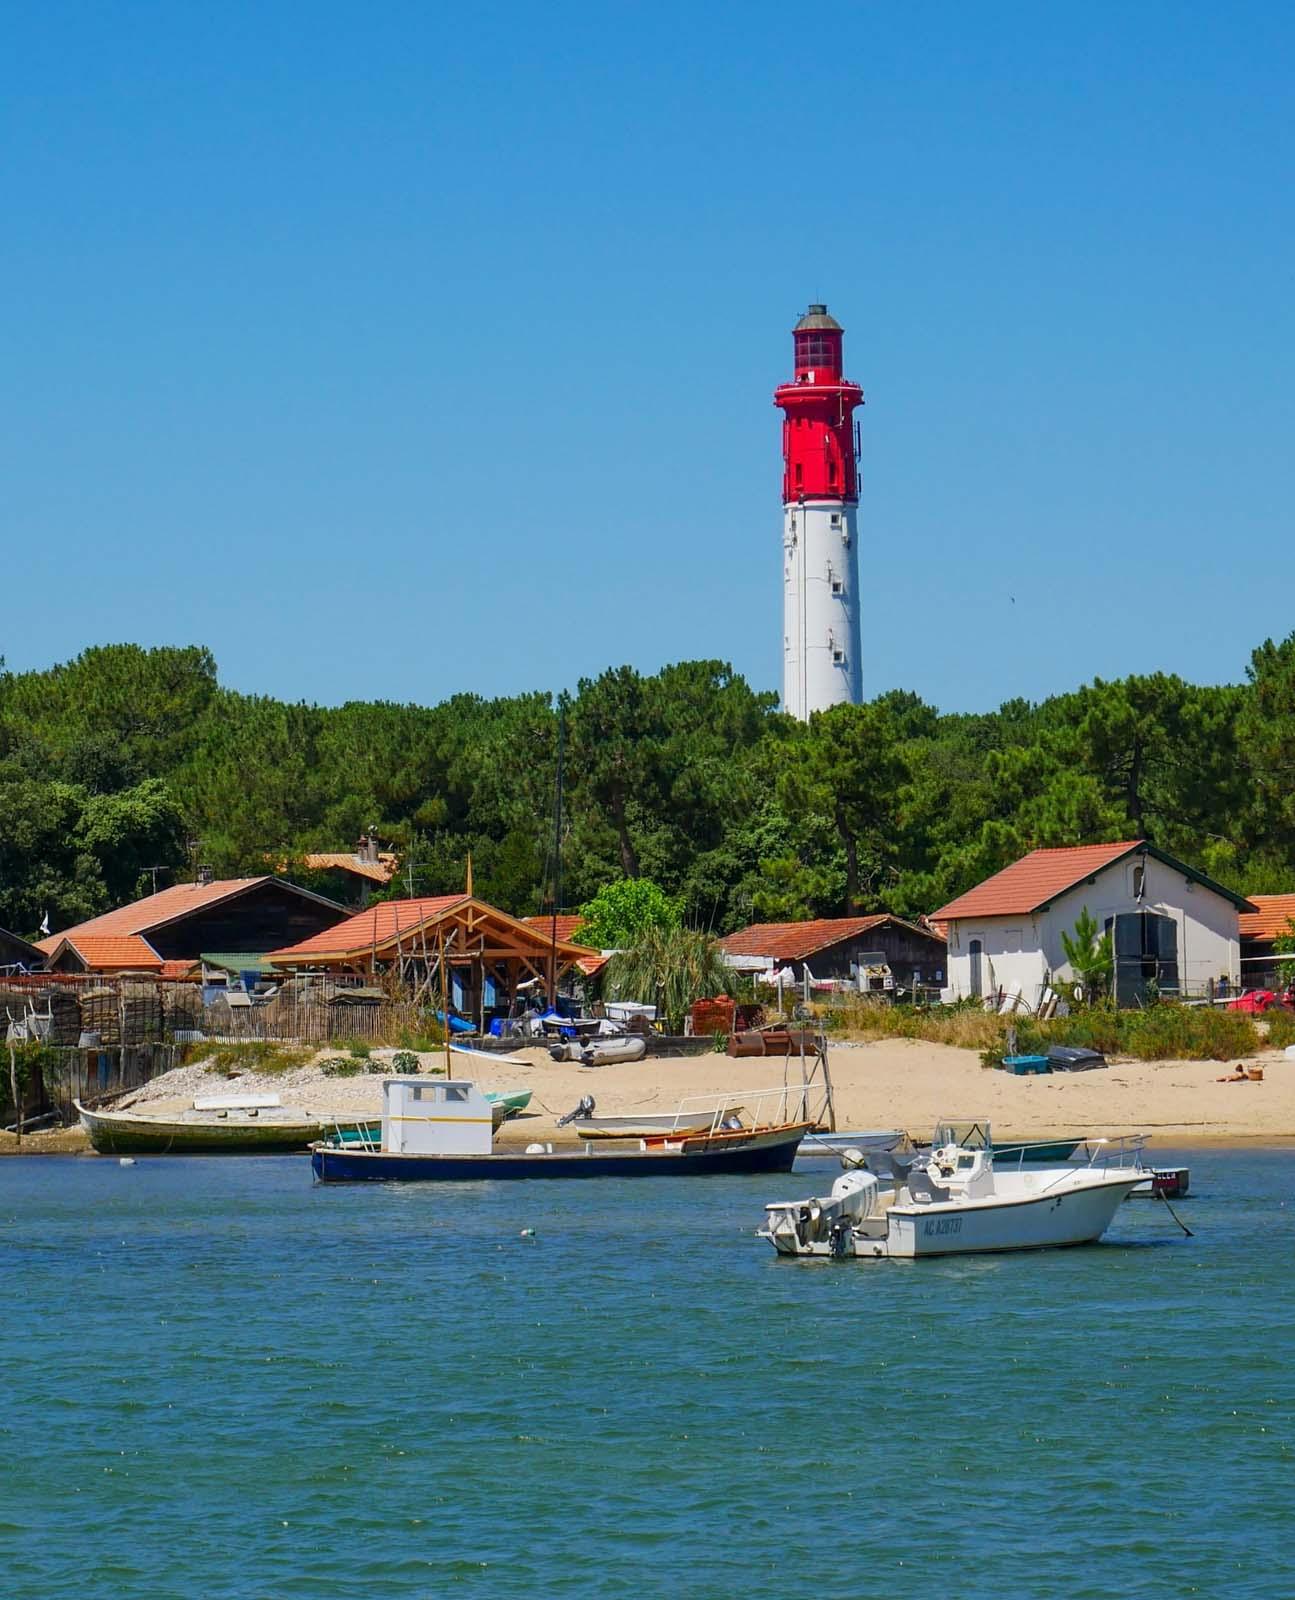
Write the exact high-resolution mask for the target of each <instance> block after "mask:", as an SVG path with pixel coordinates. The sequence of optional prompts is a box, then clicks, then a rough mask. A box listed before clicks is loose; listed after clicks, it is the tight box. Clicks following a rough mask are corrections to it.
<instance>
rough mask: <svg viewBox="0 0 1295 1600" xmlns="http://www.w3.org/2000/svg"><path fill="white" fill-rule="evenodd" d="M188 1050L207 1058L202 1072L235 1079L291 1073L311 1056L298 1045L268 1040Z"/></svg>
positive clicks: (197, 1046)
mask: <svg viewBox="0 0 1295 1600" xmlns="http://www.w3.org/2000/svg"><path fill="white" fill-rule="evenodd" d="M189 1049H191V1050H192V1051H193V1052H194V1053H195V1054H202V1055H205V1056H206V1058H207V1060H206V1065H205V1066H204V1068H203V1070H204V1071H205V1072H215V1073H219V1074H220V1076H221V1077H222V1078H236V1077H238V1075H239V1074H240V1073H243V1072H257V1073H260V1074H261V1075H262V1076H268V1075H271V1074H273V1073H276V1072H291V1071H292V1069H293V1068H294V1067H302V1066H305V1064H306V1062H308V1061H309V1060H310V1057H311V1054H312V1052H311V1051H310V1050H306V1049H303V1048H302V1047H301V1046H300V1045H292V1044H279V1043H277V1042H276V1041H274V1040H267V1039H253V1040H249V1041H248V1042H247V1043H246V1044H222V1045H218V1046H217V1047H216V1048H215V1049H214V1050H213V1049H212V1048H211V1047H210V1046H209V1045H205V1044H200V1045H193V1046H190V1047H189ZM187 1054H188V1051H187V1050H186V1056H187Z"/></svg>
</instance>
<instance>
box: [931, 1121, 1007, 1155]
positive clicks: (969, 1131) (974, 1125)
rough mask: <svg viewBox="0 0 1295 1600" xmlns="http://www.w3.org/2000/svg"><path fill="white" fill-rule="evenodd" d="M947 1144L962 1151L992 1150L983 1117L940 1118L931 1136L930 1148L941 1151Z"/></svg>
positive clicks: (991, 1141) (990, 1135) (991, 1138)
mask: <svg viewBox="0 0 1295 1600" xmlns="http://www.w3.org/2000/svg"><path fill="white" fill-rule="evenodd" d="M949 1144H957V1145H961V1146H962V1148H963V1149H964V1150H992V1149H993V1147H994V1139H993V1135H992V1133H991V1132H990V1128H989V1123H988V1122H987V1121H986V1120H985V1119H984V1118H983V1117H980V1118H972V1117H965V1118H963V1117H941V1118H940V1120H939V1122H937V1123H936V1125H935V1132H934V1133H933V1134H932V1135H931V1148H932V1149H934V1150H942V1149H943V1148H944V1147H945V1145H949Z"/></svg>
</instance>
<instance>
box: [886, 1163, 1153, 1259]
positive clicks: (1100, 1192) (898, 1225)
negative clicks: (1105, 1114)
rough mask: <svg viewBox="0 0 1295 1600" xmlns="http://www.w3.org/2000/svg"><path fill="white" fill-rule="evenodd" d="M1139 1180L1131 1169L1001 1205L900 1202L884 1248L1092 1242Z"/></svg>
mask: <svg viewBox="0 0 1295 1600" xmlns="http://www.w3.org/2000/svg"><path fill="white" fill-rule="evenodd" d="M1136 1182H1137V1175H1135V1174H1133V1173H1130V1174H1129V1175H1128V1176H1127V1177H1121V1178H1118V1179H1114V1180H1112V1181H1110V1182H1104V1183H1100V1184H1087V1185H1085V1186H1084V1187H1083V1188H1076V1189H1068V1190H1066V1191H1065V1192H1064V1193H1061V1194H1052V1195H1040V1196H1038V1197H1037V1198H1035V1199H1032V1200H1013V1201H1006V1202H1004V1203H1003V1204H1002V1205H985V1206H965V1207H954V1206H946V1207H931V1206H911V1207H905V1208H902V1209H901V1208H898V1207H896V1208H894V1209H892V1210H891V1211H890V1213H889V1222H890V1227H889V1230H888V1233H887V1237H886V1240H885V1250H884V1254H886V1255H890V1256H898V1257H900V1258H903V1259H916V1258H918V1257H923V1256H948V1255H971V1254H982V1253H986V1252H991V1251H1002V1250H1052V1249H1056V1248H1057V1247H1058V1246H1061V1245H1070V1244H1092V1243H1094V1242H1095V1241H1096V1240H1098V1239H1100V1238H1101V1236H1102V1235H1103V1234H1104V1233H1105V1232H1106V1230H1107V1228H1109V1227H1110V1225H1111V1219H1112V1218H1113V1217H1114V1215H1115V1213H1116V1211H1117V1210H1118V1209H1119V1206H1120V1202H1121V1201H1122V1200H1124V1199H1125V1198H1126V1196H1127V1195H1128V1194H1129V1192H1130V1190H1131V1189H1132V1188H1133V1187H1134V1185H1135V1183H1136ZM868 1244H869V1241H867V1240H864V1239H859V1240H857V1241H856V1248H855V1254H856V1255H857V1256H868V1255H873V1254H876V1253H877V1252H876V1251H874V1250H871V1249H869V1248H868Z"/></svg>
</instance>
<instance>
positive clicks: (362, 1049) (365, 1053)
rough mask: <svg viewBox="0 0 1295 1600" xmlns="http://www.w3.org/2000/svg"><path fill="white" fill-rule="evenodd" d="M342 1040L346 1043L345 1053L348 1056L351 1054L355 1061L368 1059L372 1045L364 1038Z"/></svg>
mask: <svg viewBox="0 0 1295 1600" xmlns="http://www.w3.org/2000/svg"><path fill="white" fill-rule="evenodd" d="M344 1042H345V1044H346V1053H347V1055H348V1056H352V1057H353V1058H354V1059H355V1060H356V1061H367V1060H368V1059H369V1056H370V1055H371V1053H372V1047H371V1046H370V1045H369V1043H368V1042H367V1041H366V1040H364V1039H347V1040H345V1041H344Z"/></svg>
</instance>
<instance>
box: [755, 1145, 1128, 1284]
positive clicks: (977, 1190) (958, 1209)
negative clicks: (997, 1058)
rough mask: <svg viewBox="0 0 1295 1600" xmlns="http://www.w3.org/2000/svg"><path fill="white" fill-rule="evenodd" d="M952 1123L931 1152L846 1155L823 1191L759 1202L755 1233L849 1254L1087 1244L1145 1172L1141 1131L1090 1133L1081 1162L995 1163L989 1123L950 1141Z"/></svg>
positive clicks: (815, 1250) (802, 1252) (805, 1248)
mask: <svg viewBox="0 0 1295 1600" xmlns="http://www.w3.org/2000/svg"><path fill="white" fill-rule="evenodd" d="M956 1126H958V1125H957V1124H948V1123H942V1124H941V1125H940V1126H939V1127H937V1128H936V1131H935V1137H934V1139H933V1140H932V1142H931V1145H932V1148H931V1153H930V1155H929V1156H921V1157H916V1158H915V1159H913V1160H912V1161H907V1160H903V1159H900V1158H899V1157H897V1156H895V1155H894V1154H892V1153H890V1152H880V1151H875V1152H873V1153H872V1154H870V1155H868V1156H865V1155H864V1154H863V1152H862V1151H860V1152H859V1153H858V1158H857V1160H856V1159H854V1158H853V1157H852V1156H847V1157H846V1158H845V1159H846V1162H847V1163H848V1165H849V1167H850V1170H847V1171H846V1172H844V1173H842V1175H841V1176H840V1177H839V1178H838V1179H837V1180H836V1182H835V1183H834V1184H833V1185H832V1192H831V1193H830V1194H828V1195H822V1196H817V1197H811V1198H809V1199H807V1200H792V1201H783V1200H779V1201H774V1202H773V1203H771V1204H769V1205H767V1206H766V1207H765V1225H764V1227H763V1228H762V1229H760V1230H759V1236H760V1237H761V1238H763V1239H767V1240H768V1241H769V1243H770V1244H771V1245H772V1246H773V1247H774V1249H775V1250H776V1251H777V1252H778V1254H779V1255H784V1256H824V1257H838V1258H841V1259H847V1260H848V1259H858V1258H863V1259H883V1258H885V1257H891V1256H893V1257H900V1258H904V1259H912V1258H914V1257H918V1256H947V1255H960V1254H971V1253H975V1252H980V1251H991V1250H992V1251H998V1250H1041V1249H1046V1248H1050V1247H1053V1246H1057V1245H1067V1244H1091V1243H1092V1242H1093V1241H1095V1240H1097V1239H1100V1238H1101V1236H1102V1234H1103V1233H1105V1231H1106V1229H1107V1228H1108V1227H1109V1226H1110V1222H1111V1219H1112V1217H1114V1215H1115V1212H1116V1210H1117V1208H1118V1207H1119V1204H1120V1202H1121V1201H1122V1200H1124V1199H1125V1198H1126V1197H1127V1196H1128V1195H1129V1194H1130V1193H1132V1192H1133V1190H1134V1189H1136V1188H1137V1186H1138V1185H1139V1184H1140V1183H1142V1182H1144V1181H1145V1180H1146V1178H1147V1173H1146V1171H1145V1169H1144V1168H1143V1167H1142V1165H1141V1150H1142V1146H1143V1143H1144V1140H1143V1139H1142V1137H1141V1136H1138V1137H1136V1138H1133V1139H1119V1140H1114V1141H1107V1140H1103V1139H1097V1140H1090V1141H1089V1150H1090V1151H1091V1155H1090V1159H1089V1160H1088V1161H1087V1162H1086V1163H1085V1164H1084V1165H1076V1166H1062V1167H1045V1168H1036V1169H1035V1170H1034V1171H1029V1172H1027V1171H1025V1170H1024V1169H1023V1168H1022V1167H1020V1165H1019V1164H1018V1165H1017V1166H1016V1167H1015V1168H1013V1169H1011V1170H1009V1171H1006V1172H1002V1171H997V1170H996V1169H995V1166H994V1151H993V1148H992V1140H991V1138H990V1135H989V1126H988V1124H987V1123H985V1122H983V1121H981V1122H979V1123H978V1124H976V1126H977V1128H978V1129H979V1130H981V1131H982V1133H983V1137H982V1138H981V1140H980V1142H979V1143H978V1144H976V1145H975V1146H974V1147H970V1146H968V1145H965V1144H960V1143H958V1142H957V1141H956V1139H955V1138H954V1136H953V1135H954V1128H955V1127H956ZM963 1126H965V1124H964V1125H963Z"/></svg>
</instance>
